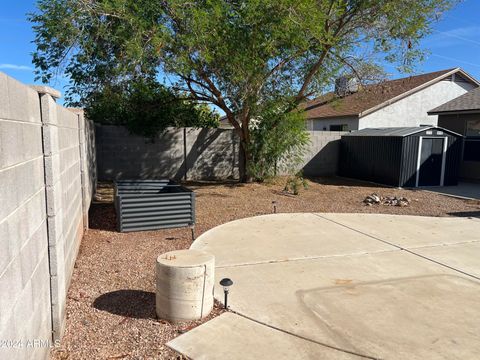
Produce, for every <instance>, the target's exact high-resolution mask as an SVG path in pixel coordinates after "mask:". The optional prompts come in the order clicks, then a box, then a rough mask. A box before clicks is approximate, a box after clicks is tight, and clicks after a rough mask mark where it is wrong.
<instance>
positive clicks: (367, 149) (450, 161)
mask: <svg viewBox="0 0 480 360" xmlns="http://www.w3.org/2000/svg"><path fill="white" fill-rule="evenodd" d="M462 143H463V136H462V135H460V134H457V133H454V132H453V131H450V130H446V129H443V128H440V127H434V126H421V127H402V128H378V129H363V130H360V131H356V132H352V133H350V134H347V135H344V136H342V140H341V153H340V164H339V174H340V175H341V176H345V177H349V178H355V179H361V180H367V181H372V182H376V183H381V184H386V185H392V186H399V187H417V186H444V185H457V182H458V172H459V166H460V159H461V152H462Z"/></svg>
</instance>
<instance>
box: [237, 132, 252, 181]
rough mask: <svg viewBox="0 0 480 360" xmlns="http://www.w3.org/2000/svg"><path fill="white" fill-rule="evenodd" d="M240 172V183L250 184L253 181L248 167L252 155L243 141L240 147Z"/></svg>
mask: <svg viewBox="0 0 480 360" xmlns="http://www.w3.org/2000/svg"><path fill="white" fill-rule="evenodd" d="M238 152H239V154H238V160H239V164H238V171H239V176H240V178H239V181H240V182H241V183H249V182H251V181H252V177H251V176H250V174H249V171H248V166H249V161H250V154H249V151H248V147H247V144H246V143H245V141H244V140H243V139H240V147H239V149H238Z"/></svg>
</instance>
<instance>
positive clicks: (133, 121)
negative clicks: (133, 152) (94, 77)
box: [86, 81, 219, 138]
mask: <svg viewBox="0 0 480 360" xmlns="http://www.w3.org/2000/svg"><path fill="white" fill-rule="evenodd" d="M86 113H87V116H88V118H89V119H92V120H93V121H95V122H98V123H102V124H110V125H124V126H126V127H127V128H128V129H129V130H130V132H132V133H135V134H138V135H142V136H146V137H150V138H154V137H155V135H157V134H158V133H159V132H162V131H164V130H165V129H166V128H167V127H170V126H173V127H183V126H190V127H202V128H203V127H217V126H218V124H219V116H218V114H217V113H215V112H213V111H212V110H211V109H210V108H209V107H208V106H207V105H205V104H195V103H193V102H192V101H187V100H184V99H182V98H181V97H180V96H179V95H178V94H175V93H174V92H172V91H171V90H169V89H168V88H166V87H165V86H163V85H160V84H158V83H156V82H151V81H136V82H130V83H128V85H124V86H120V85H118V86H115V87H113V86H111V87H106V88H104V89H103V90H102V91H100V92H95V93H93V94H92V95H91V96H90V97H89V99H88V103H87V105H86Z"/></svg>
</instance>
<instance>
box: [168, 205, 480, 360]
mask: <svg viewBox="0 0 480 360" xmlns="http://www.w3.org/2000/svg"><path fill="white" fill-rule="evenodd" d="M479 232H480V219H478V218H431V217H416V216H395V215H372V214H275V215H266V216H259V217H254V218H247V219H242V220H237V221H233V222H230V223H227V224H224V225H221V226H219V227H216V228H214V229H212V230H210V231H208V232H206V233H205V234H203V235H202V236H200V237H199V238H198V239H197V240H196V241H195V243H194V244H193V245H192V248H195V249H202V250H205V251H208V252H211V253H213V254H214V255H215V257H216V262H217V263H216V266H217V267H216V279H217V283H218V281H219V280H220V279H221V278H223V277H229V278H231V279H232V280H233V281H234V285H233V287H232V290H231V294H230V298H229V305H230V308H231V310H232V311H233V312H235V313H226V314H223V315H221V316H219V317H218V318H215V319H214V320H211V321H210V322H208V323H206V324H204V325H202V326H200V327H198V328H196V329H194V330H192V331H190V332H188V333H186V334H184V335H182V336H180V337H177V338H176V339H174V340H172V341H171V342H170V343H168V346H170V347H171V348H173V349H175V350H177V351H178V352H180V353H182V354H184V355H186V356H188V357H190V358H192V359H226V358H228V359H258V358H263V359H294V358H295V359H318V358H321V359H355V358H371V359H406V358H408V359H426V358H428V359H473V358H475V357H476V356H477V355H478V354H479V353H480V339H479V337H478V334H479V333H480V306H478V299H479V297H480V286H479V285H480V282H479V280H480V261H479V260H478V259H480V235H479ZM215 297H216V298H217V299H218V300H220V301H222V300H223V292H222V289H221V287H220V286H217V287H216V289H215Z"/></svg>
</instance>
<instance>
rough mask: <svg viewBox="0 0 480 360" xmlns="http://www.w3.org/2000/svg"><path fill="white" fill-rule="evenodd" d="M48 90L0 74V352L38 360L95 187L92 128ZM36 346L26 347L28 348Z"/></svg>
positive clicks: (59, 319) (56, 329) (56, 326)
mask: <svg viewBox="0 0 480 360" xmlns="http://www.w3.org/2000/svg"><path fill="white" fill-rule="evenodd" d="M58 97H60V94H59V93H58V92H57V91H55V90H53V89H50V88H48V87H42V86H40V87H28V86H26V85H24V84H22V83H20V82H18V81H16V80H15V79H13V78H11V77H9V76H7V75H5V74H4V73H0V149H1V153H0V184H1V190H0V204H1V206H0V289H1V296H0V339H1V340H2V341H3V340H6V341H11V344H20V345H19V346H5V347H1V348H0V358H2V359H20V358H21V359H24V358H25V359H26V358H29V359H43V358H47V357H48V352H49V348H48V346H45V345H46V344H52V340H57V339H60V338H61V336H62V333H63V331H64V327H65V304H66V296H67V290H68V285H69V282H70V279H71V276H72V271H73V268H74V263H75V259H76V257H77V253H78V249H79V246H80V241H81V238H82V236H83V234H84V232H85V229H86V228H87V227H88V208H89V205H90V201H91V198H92V194H93V191H94V188H95V182H96V167H95V140H94V137H95V136H94V126H93V124H92V122H90V121H88V120H86V119H85V117H84V115H83V112H82V111H77V110H70V109H66V108H64V107H62V106H60V105H58V104H57V103H56V99H57V98H58ZM29 341H30V342H32V341H37V345H38V344H41V346H31V347H28V346H26V344H27V343H28V342H29Z"/></svg>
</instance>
